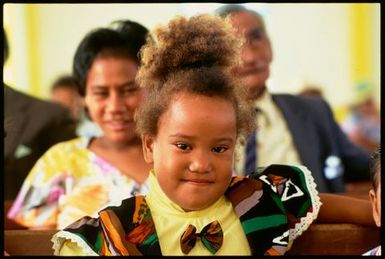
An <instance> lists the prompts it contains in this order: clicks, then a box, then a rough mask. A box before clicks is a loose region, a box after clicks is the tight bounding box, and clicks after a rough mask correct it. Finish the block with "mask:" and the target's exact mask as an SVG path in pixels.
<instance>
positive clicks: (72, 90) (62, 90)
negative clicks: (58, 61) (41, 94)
mask: <svg viewBox="0 0 385 259" xmlns="http://www.w3.org/2000/svg"><path fill="white" fill-rule="evenodd" d="M78 90H79V87H78V86H77V84H76V79H75V78H74V77H73V76H72V75H63V76H61V77H59V78H57V79H56V80H55V82H54V83H53V84H52V86H51V100H52V101H54V102H57V103H60V104H61V105H63V106H65V107H67V108H68V109H70V110H71V114H72V117H73V118H74V119H75V120H76V121H77V123H78V126H77V128H76V134H77V135H78V136H85V137H92V136H100V135H101V130H100V129H99V127H98V126H97V125H96V124H95V123H94V122H92V121H91V120H90V119H89V115H88V114H87V111H86V107H85V104H84V98H83V97H82V96H81V95H80V93H79V92H78Z"/></svg>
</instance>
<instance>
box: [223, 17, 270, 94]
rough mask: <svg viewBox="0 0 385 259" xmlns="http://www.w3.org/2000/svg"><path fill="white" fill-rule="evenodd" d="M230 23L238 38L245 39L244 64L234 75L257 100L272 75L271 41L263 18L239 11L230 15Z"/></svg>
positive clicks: (242, 54) (237, 68)
mask: <svg viewBox="0 0 385 259" xmlns="http://www.w3.org/2000/svg"><path fill="white" fill-rule="evenodd" d="M230 21H231V24H232V26H233V27H234V28H235V33H236V34H237V36H239V37H244V39H245V42H244V44H243V46H242V50H241V59H242V63H241V65H240V66H238V67H236V68H235V69H234V73H235V75H237V76H239V77H240V79H242V81H243V84H244V86H245V87H247V89H248V90H249V91H250V93H249V96H250V98H252V99H256V98H258V97H259V96H260V95H261V94H262V93H263V91H264V89H265V83H266V80H267V79H268V78H269V75H270V69H269V67H270V63H271V61H272V50H271V45H270V40H269V37H268V35H267V34H266V30H265V25H264V23H263V20H262V18H261V17H259V16H257V15H256V14H254V13H251V12H248V11H238V12H235V13H232V14H231V15H230Z"/></svg>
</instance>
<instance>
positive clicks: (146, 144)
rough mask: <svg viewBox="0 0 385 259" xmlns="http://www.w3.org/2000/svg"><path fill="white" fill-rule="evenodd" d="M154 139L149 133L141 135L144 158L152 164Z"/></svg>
mask: <svg viewBox="0 0 385 259" xmlns="http://www.w3.org/2000/svg"><path fill="white" fill-rule="evenodd" d="M154 141H155V138H154V137H152V136H150V135H143V136H142V148H143V156H144V160H145V161H146V162H147V163H149V164H152V163H153V162H154Z"/></svg>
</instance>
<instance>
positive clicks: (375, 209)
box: [369, 189, 381, 227]
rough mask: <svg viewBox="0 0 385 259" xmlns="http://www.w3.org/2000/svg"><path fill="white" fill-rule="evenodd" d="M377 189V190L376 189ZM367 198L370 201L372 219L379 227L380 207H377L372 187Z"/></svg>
mask: <svg viewBox="0 0 385 259" xmlns="http://www.w3.org/2000/svg"><path fill="white" fill-rule="evenodd" d="M377 191H378V190H377ZM369 199H370V202H371V203H372V211H373V219H374V222H375V223H376V225H377V227H381V208H380V207H379V202H378V201H377V199H378V197H377V195H376V193H375V192H374V190H373V189H371V190H370V191H369Z"/></svg>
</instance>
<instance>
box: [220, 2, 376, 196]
mask: <svg viewBox="0 0 385 259" xmlns="http://www.w3.org/2000/svg"><path fill="white" fill-rule="evenodd" d="M216 14H218V15H219V16H221V17H228V18H230V22H231V24H232V26H233V27H234V28H235V33H236V34H237V36H239V37H243V38H244V39H245V42H244V44H243V46H242V49H241V59H242V62H241V64H240V65H239V66H237V67H236V68H235V69H234V74H235V75H236V76H238V77H239V78H240V79H241V81H242V83H243V85H244V86H245V87H246V90H247V91H248V96H249V97H250V99H252V100H253V102H254V103H255V107H256V109H257V111H258V116H257V122H256V123H257V132H256V134H253V135H252V137H254V136H257V137H256V138H254V140H252V141H248V144H247V145H246V146H245V147H243V148H241V149H240V150H238V154H237V155H238V162H237V163H236V171H237V173H238V174H248V173H250V172H251V171H254V170H255V167H256V166H266V165H268V164H274V163H284V164H302V165H305V166H306V167H307V168H308V169H309V170H310V171H311V172H312V175H313V177H314V179H315V181H316V184H317V187H318V188H317V189H318V190H319V191H321V192H343V191H345V188H344V184H345V182H346V181H358V180H369V162H370V154H369V153H367V152H365V151H364V150H362V149H360V148H358V147H357V146H354V145H353V144H352V143H351V142H350V141H349V140H348V138H347V137H346V135H345V134H344V133H343V132H342V131H341V129H340V127H339V125H338V124H337V123H336V121H335V119H334V117H333V113H332V111H331V109H330V107H329V105H328V104H327V103H326V102H325V101H324V100H323V99H322V98H318V97H303V96H295V95H289V94H270V93H269V92H268V89H267V88H266V80H267V79H268V77H269V73H270V71H269V69H270V68H269V67H270V63H271V61H272V57H273V54H272V48H271V44H270V39H269V37H268V35H267V32H266V29H265V24H264V21H263V19H262V16H261V15H259V14H258V13H256V12H255V11H252V10H249V9H246V8H245V7H243V6H240V5H225V6H223V7H221V8H219V9H218V10H216ZM250 139H252V138H251V137H250ZM254 157H256V159H257V162H256V163H255V159H254Z"/></svg>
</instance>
